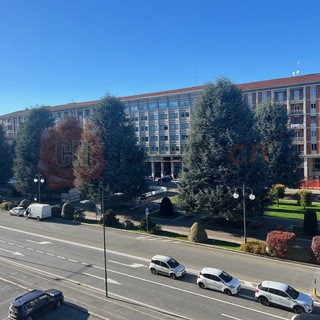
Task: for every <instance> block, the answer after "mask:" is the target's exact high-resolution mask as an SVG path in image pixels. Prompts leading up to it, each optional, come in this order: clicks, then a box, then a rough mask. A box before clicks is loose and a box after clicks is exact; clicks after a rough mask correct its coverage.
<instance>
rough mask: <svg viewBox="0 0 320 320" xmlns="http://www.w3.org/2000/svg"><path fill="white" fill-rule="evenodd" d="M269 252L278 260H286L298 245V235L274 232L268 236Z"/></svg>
mask: <svg viewBox="0 0 320 320" xmlns="http://www.w3.org/2000/svg"><path fill="white" fill-rule="evenodd" d="M266 242H267V250H268V252H269V253H270V254H271V255H273V256H275V257H278V258H285V257H287V256H288V254H289V253H290V252H291V251H292V249H293V247H294V246H295V244H296V235H295V234H294V233H293V232H286V231H278V230H274V231H271V232H269V233H268V235H267V241H266Z"/></svg>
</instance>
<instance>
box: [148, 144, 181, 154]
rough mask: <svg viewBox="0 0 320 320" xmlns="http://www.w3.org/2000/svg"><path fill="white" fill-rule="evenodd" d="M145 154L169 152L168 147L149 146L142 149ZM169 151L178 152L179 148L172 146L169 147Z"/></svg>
mask: <svg viewBox="0 0 320 320" xmlns="http://www.w3.org/2000/svg"><path fill="white" fill-rule="evenodd" d="M144 150H145V152H149V153H158V152H159V151H160V153H167V152H169V147H168V146H160V147H157V146H150V147H145V148H144ZM170 151H171V152H174V153H175V152H179V151H180V147H179V146H175V145H172V146H170ZM182 151H183V148H181V152H182Z"/></svg>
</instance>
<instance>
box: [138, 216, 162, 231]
mask: <svg viewBox="0 0 320 320" xmlns="http://www.w3.org/2000/svg"><path fill="white" fill-rule="evenodd" d="M139 229H140V230H143V231H145V232H147V218H146V217H145V216H144V217H143V218H142V219H141V221H140V225H139ZM160 230H161V227H160V226H159V225H157V224H156V223H154V222H153V221H152V220H151V219H150V217H148V232H149V233H154V234H156V233H157V231H160Z"/></svg>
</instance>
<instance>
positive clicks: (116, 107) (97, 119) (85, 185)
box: [75, 95, 146, 202]
mask: <svg viewBox="0 0 320 320" xmlns="http://www.w3.org/2000/svg"><path fill="white" fill-rule="evenodd" d="M77 161H78V165H76V166H75V177H76V185H77V187H78V188H79V189H81V190H82V192H85V193H86V194H88V195H89V196H90V197H91V198H98V197H99V194H100V193H101V191H102V190H104V191H105V195H106V197H107V199H108V201H107V202H110V201H112V200H113V199H114V196H113V195H114V194H116V193H121V194H123V196H122V198H123V199H126V198H133V197H137V196H138V195H139V194H140V193H141V192H142V191H143V189H144V187H145V180H144V176H145V175H146V166H145V154H144V151H143V150H142V148H141V147H140V146H139V145H138V144H137V140H136V137H135V133H134V129H133V127H132V125H131V124H130V121H129V119H128V118H127V117H126V115H125V113H124V105H123V103H122V102H121V101H120V100H119V99H118V98H115V97H112V96H110V95H106V96H105V97H104V98H103V99H102V100H101V102H100V103H99V104H98V105H97V106H96V107H95V108H94V109H93V112H92V115H91V118H90V121H89V123H88V125H86V126H85V128H84V130H83V135H82V141H81V147H80V148H79V150H78V152H77Z"/></svg>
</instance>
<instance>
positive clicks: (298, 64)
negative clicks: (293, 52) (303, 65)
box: [292, 61, 300, 77]
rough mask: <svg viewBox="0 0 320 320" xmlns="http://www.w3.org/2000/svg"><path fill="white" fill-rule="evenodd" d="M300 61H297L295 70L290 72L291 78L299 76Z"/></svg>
mask: <svg viewBox="0 0 320 320" xmlns="http://www.w3.org/2000/svg"><path fill="white" fill-rule="evenodd" d="M299 69H300V61H297V70H296V71H293V72H292V76H293V77H295V76H297V75H298V74H299V72H300V70H299Z"/></svg>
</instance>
